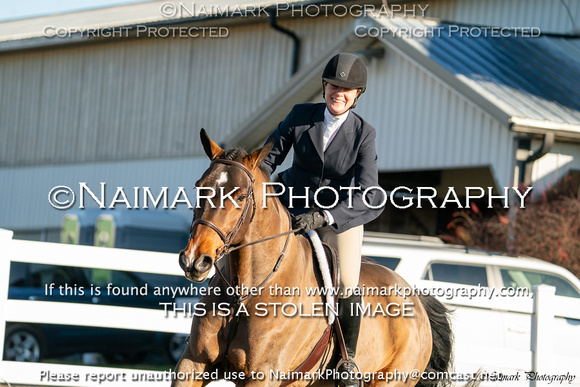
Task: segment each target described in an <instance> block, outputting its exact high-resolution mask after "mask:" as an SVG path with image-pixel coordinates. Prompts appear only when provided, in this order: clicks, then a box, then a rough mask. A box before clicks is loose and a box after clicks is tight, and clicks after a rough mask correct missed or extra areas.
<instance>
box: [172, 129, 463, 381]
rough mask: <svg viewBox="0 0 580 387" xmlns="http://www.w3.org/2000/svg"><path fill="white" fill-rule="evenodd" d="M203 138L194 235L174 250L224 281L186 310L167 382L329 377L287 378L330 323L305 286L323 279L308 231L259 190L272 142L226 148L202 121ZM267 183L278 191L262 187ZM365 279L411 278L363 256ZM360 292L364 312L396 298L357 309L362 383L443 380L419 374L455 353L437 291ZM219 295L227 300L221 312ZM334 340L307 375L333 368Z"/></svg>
mask: <svg viewBox="0 0 580 387" xmlns="http://www.w3.org/2000/svg"><path fill="white" fill-rule="evenodd" d="M201 141H202V144H203V147H204V150H205V152H206V154H207V155H208V157H209V158H210V160H211V163H210V167H209V168H208V169H207V170H206V171H205V173H204V174H203V176H202V177H201V179H200V180H199V181H198V182H197V183H196V187H197V188H198V200H200V201H199V203H200V204H199V205H197V206H196V209H195V210H194V220H193V223H192V226H191V233H190V239H189V241H188V243H187V246H186V247H185V249H184V250H182V251H181V252H180V254H179V264H180V266H181V268H182V269H183V270H184V272H185V276H186V277H187V278H188V279H189V280H191V281H197V282H201V281H204V280H205V279H206V278H207V277H208V275H209V273H210V271H211V269H212V267H213V266H214V265H216V260H217V259H219V258H221V260H223V261H224V262H225V263H224V264H223V265H222V266H223V269H222V270H219V273H220V275H219V276H218V275H215V276H214V277H213V278H212V280H211V282H210V288H212V289H218V288H219V289H221V292H217V291H216V292H213V293H211V292H210V294H208V295H205V296H204V297H202V299H201V301H200V304H201V305H202V306H203V308H205V309H204V310H205V312H204V313H201V314H200V315H199V316H197V317H194V318H193V320H192V326H191V335H190V338H189V341H188V344H187V346H186V348H185V350H184V352H183V354H182V356H181V358H180V360H179V361H178V363H177V366H176V369H175V370H174V373H173V380H172V386H175V387H190V386H204V385H206V384H208V383H210V382H211V381H214V379H215V378H216V375H218V374H217V373H216V372H218V371H219V375H220V378H222V377H224V378H226V379H229V380H231V381H232V382H234V383H235V384H236V385H237V386H279V385H287V384H289V383H291V385H292V386H306V385H310V384H313V385H317V386H324V385H329V386H330V385H334V380H332V378H331V377H319V378H318V379H316V380H309V378H308V377H306V378H303V379H299V380H295V381H292V380H290V381H288V377H289V376H292V373H291V372H292V371H293V370H295V369H296V368H297V367H298V366H299V365H300V364H302V363H303V362H304V361H305V359H306V358H307V357H308V356H309V354H310V353H311V351H312V350H313V348H314V347H315V345H316V343H317V342H318V341H319V340H320V338H321V336H322V335H323V333H324V332H325V330H326V329H327V328H328V324H327V321H326V315H325V313H320V305H321V304H322V303H323V302H324V301H323V299H322V297H321V296H320V295H316V296H313V295H308V294H307V289H309V288H310V289H314V288H320V287H321V275H320V272H319V269H318V268H317V267H316V265H315V263H314V262H315V261H314V260H313V253H312V248H311V245H310V242H309V241H308V239H307V238H306V237H304V236H303V235H295V234H294V233H293V232H292V230H291V228H292V226H291V221H290V216H289V214H288V211H287V210H286V208H285V207H284V206H283V205H282V204H281V202H280V201H279V200H278V199H277V198H276V197H269V195H268V197H265V194H264V190H263V187H264V183H267V182H269V177H268V176H267V175H266V173H264V172H263V171H262V169H261V168H260V164H261V162H262V161H263V160H264V158H265V157H266V156H267V154H268V153H269V152H270V150H271V148H272V145H271V144H267V145H265V146H264V147H262V148H261V149H258V150H256V151H254V152H252V153H250V154H247V153H245V152H244V151H242V150H240V149H237V148H232V149H228V150H223V149H221V147H220V146H218V145H217V144H216V143H215V142H214V141H212V140H211V139H210V138H209V137H208V135H207V133H206V132H205V130H203V129H202V131H201ZM206 191H207V192H220V193H221V194H222V196H223V197H226V198H225V200H222V203H219V202H218V200H217V197H215V198H213V199H212V198H211V197H210V195H209V194H207V192H206ZM232 191H233V192H232ZM266 192H269V193H273V190H272V189H271V187H269V186H267V190H266ZM202 193H203V195H202ZM228 196H229V197H228ZM266 199H267V201H266ZM217 266H219V264H218V265H217ZM222 272H223V273H222ZM360 283H361V285H364V286H365V287H366V288H373V287H374V288H382V289H386V288H393V287H395V286H398V287H400V288H403V289H405V288H410V287H409V285H408V284H407V283H406V282H405V281H404V280H403V279H402V278H401V277H400V276H399V275H398V274H396V273H395V272H393V271H391V270H390V269H388V268H386V267H384V266H381V265H379V264H377V263H374V262H372V261H370V260H363V263H362V267H361V272H360ZM248 289H250V290H248ZM276 289H278V291H276ZM244 290H245V292H244ZM290 290H292V291H290ZM216 293H220V294H216ZM227 293H230V294H234V296H228V295H227ZM363 300H364V303H365V306H369V305H370V308H369V309H368V310H371V311H376V310H377V309H376V307H377V306H383V309H388V306H389V305H390V306H391V316H385V315H384V314H383V313H378V314H371V313H367V314H364V315H363V318H362V322H361V329H360V335H359V339H358V345H357V348H358V350H357V353H356V357H355V361H356V362H357V364H358V366H359V368H360V371H361V376H363V377H364V378H365V379H364V380H363V381H364V383H365V385H366V386H386V385H387V384H389V385H390V386H414V385H419V386H424V385H435V384H438V383H439V384H440V385H441V384H445V383H447V381H446V380H439V381H435V382H434V381H432V380H426V379H424V378H423V379H422V378H421V377H420V376H419V375H418V374H417V372H418V373H419V374H420V372H422V371H424V370H426V371H446V370H447V369H448V367H449V366H450V364H451V346H452V344H451V340H452V332H451V329H450V325H449V320H448V311H447V309H446V308H445V307H444V306H443V305H442V304H441V303H440V302H439V301H437V300H436V299H435V298H433V297H431V296H424V295H419V296H416V295H410V296H402V295H401V294H397V292H393V294H389V295H367V294H364V293H363ZM404 304H405V305H408V304H411V305H412V313H411V314H412V316H404V315H398V316H397V313H393V312H394V311H395V312H396V311H397V310H399V311H400V310H402V309H397V308H393V305H395V306H402V305H404ZM215 305H222V306H223V305H228V307H227V308H221V309H218V310H217V312H216V307H215ZM284 305H286V306H287V307H286V309H285V310H284V309H283V308H281V306H284ZM288 305H293V306H294V307H288ZM317 305H318V306H317ZM276 308H278V309H276ZM297 308H299V310H300V312H299V313H296V310H297ZM401 308H402V307H401ZM224 309H228V310H229V313H225V312H223V310H224ZM220 311H221V312H222V313H220ZM317 311H318V312H317ZM240 312H243V313H240ZM392 315H395V316H392ZM335 348H337V346H336V345H335V343H334V342H332V343H331V344H330V346H329V349H328V350H327V353H326V354H325V356H322V357H321V358H320V360H318V361H317V363H316V364H315V367H314V369H313V371H312V373H310V374H308V375H310V376H313V375H317V376H321V375H323V376H324V375H326V376H328V375H330V372H328V370H332V369H333V367H334V366H335V365H336V362H337V361H338V356H337V355H336V354H334V352H337V351H334V349H335ZM316 370H318V371H319V374H315V373H314V371H316ZM325 372H326V373H325ZM413 372H414V373H413ZM304 375H306V374H304ZM308 375H306V376H308ZM285 379H286V380H285Z"/></svg>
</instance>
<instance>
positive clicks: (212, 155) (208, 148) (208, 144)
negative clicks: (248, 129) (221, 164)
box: [199, 129, 224, 160]
mask: <svg viewBox="0 0 580 387" xmlns="http://www.w3.org/2000/svg"><path fill="white" fill-rule="evenodd" d="M199 136H200V137H201V143H202V145H203V150H205V154H206V155H207V157H209V159H210V160H213V159H216V158H218V157H219V156H221V155H222V154H223V153H224V151H223V150H222V148H220V146H219V145H218V144H216V143H215V142H213V141H212V139H211V138H209V136H208V135H207V132H206V131H205V129H201V132H200V133H199Z"/></svg>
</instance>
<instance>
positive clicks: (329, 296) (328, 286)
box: [306, 230, 336, 325]
mask: <svg viewBox="0 0 580 387" xmlns="http://www.w3.org/2000/svg"><path fill="white" fill-rule="evenodd" d="M306 235H308V238H309V239H310V242H311V243H312V247H313V249H314V255H315V256H316V260H317V262H318V266H319V267H320V272H321V273H322V283H323V285H324V288H325V291H326V292H325V293H326V303H327V304H328V305H330V306H331V307H332V309H333V310H334V305H335V302H334V286H333V284H332V276H331V274H330V266H329V264H328V260H327V258H326V252H325V249H324V246H323V245H322V241H321V240H320V237H319V236H318V234H317V233H316V231H314V230H310V231H308V232H307V233H306ZM335 266H336V265H335ZM325 310H327V309H325ZM326 319H327V320H328V321H327V322H328V324H329V325H332V324H333V323H334V319H335V315H334V313H328V314H327V316H326Z"/></svg>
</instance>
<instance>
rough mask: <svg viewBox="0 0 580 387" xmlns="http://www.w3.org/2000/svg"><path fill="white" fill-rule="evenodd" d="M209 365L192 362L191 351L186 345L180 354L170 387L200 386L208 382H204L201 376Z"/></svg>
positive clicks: (207, 369)
mask: <svg viewBox="0 0 580 387" xmlns="http://www.w3.org/2000/svg"><path fill="white" fill-rule="evenodd" d="M209 368H210V365H209V364H204V363H200V362H197V361H195V360H194V358H193V356H192V354H191V349H190V347H189V343H188V345H187V346H186V347H185V350H184V351H183V353H182V354H181V358H180V359H179V361H178V362H177V366H176V367H175V371H174V373H173V375H172V382H171V387H193V386H196V387H197V386H202V385H205V384H207V383H209V382H210V381H204V380H203V375H204V373H205V372H207V371H209ZM204 382H205V383H204Z"/></svg>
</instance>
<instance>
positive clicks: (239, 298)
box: [191, 159, 298, 304]
mask: <svg viewBox="0 0 580 387" xmlns="http://www.w3.org/2000/svg"><path fill="white" fill-rule="evenodd" d="M215 164H226V165H232V166H235V167H237V168H240V169H241V170H242V171H244V173H245V174H246V175H247V176H248V178H249V179H250V186H249V188H248V194H247V195H248V196H247V198H246V204H245V205H244V209H243V210H242V214H241V216H240V218H239V219H238V221H237V222H236V225H235V226H234V228H233V229H232V230H231V231H230V232H229V233H227V234H226V233H225V232H224V231H223V230H221V229H220V228H219V227H218V226H216V225H215V224H214V223H213V222H211V221H209V220H206V219H195V220H194V221H193V222H192V224H191V230H193V228H194V227H195V226H196V225H198V224H199V225H204V226H207V227H209V228H211V229H212V230H213V231H215V233H216V234H218V236H219V237H220V238H221V240H222V242H223V245H222V246H220V247H219V248H218V249H217V250H216V259H215V262H214V267H215V270H216V272H217V273H218V274H219V276H220V277H221V279H222V281H224V283H225V284H226V285H227V286H228V287H230V288H233V289H235V292H234V293H235V304H240V303H242V302H243V301H245V300H246V299H248V298H250V297H251V296H252V295H253V293H247V294H246V295H240V294H239V293H238V288H237V287H234V286H232V284H231V283H230V281H228V280H227V279H226V277H225V276H224V274H223V273H222V271H221V270H220V268H219V267H218V265H217V263H218V261H219V260H220V259H221V258H223V257H224V256H225V255H228V254H230V253H231V252H232V251H235V250H239V249H241V248H242V247H246V246H251V245H255V244H258V243H262V242H266V241H269V240H271V239H275V238H279V237H282V236H286V242H285V243H284V248H283V249H282V252H281V253H280V255H279V257H278V260H277V261H276V264H275V265H274V268H273V269H272V270H271V271H270V274H269V275H268V276H267V277H266V279H264V280H263V281H262V282H261V283H260V285H258V286H257V288H258V289H259V288H262V287H263V286H264V285H265V284H266V283H267V282H268V281H269V280H270V278H272V276H273V275H274V273H275V272H276V271H278V268H279V267H280V264H281V263H282V260H283V259H284V256H285V255H286V249H287V248H288V244H289V241H290V234H294V233H295V232H296V231H298V229H297V230H293V229H292V221H291V219H290V215H288V222H289V224H290V230H289V231H286V232H283V233H280V234H276V235H273V236H270V237H266V238H261V239H258V240H255V241H252V242H248V243H244V244H241V245H237V246H232V243H233V241H234V239H235V238H236V236H237V234H238V232H239V231H240V229H241V228H242V226H243V225H244V223H245V221H246V218H247V216H248V212H249V211H250V203H251V206H252V216H251V217H250V221H249V222H250V223H251V222H252V220H253V219H254V215H255V213H256V199H255V197H254V183H255V179H254V175H252V172H250V170H249V169H248V168H246V166H245V165H244V164H242V163H240V162H238V161H234V160H226V159H214V160H212V161H211V162H210V167H211V166H212V165H215ZM248 289H249V288H248Z"/></svg>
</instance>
